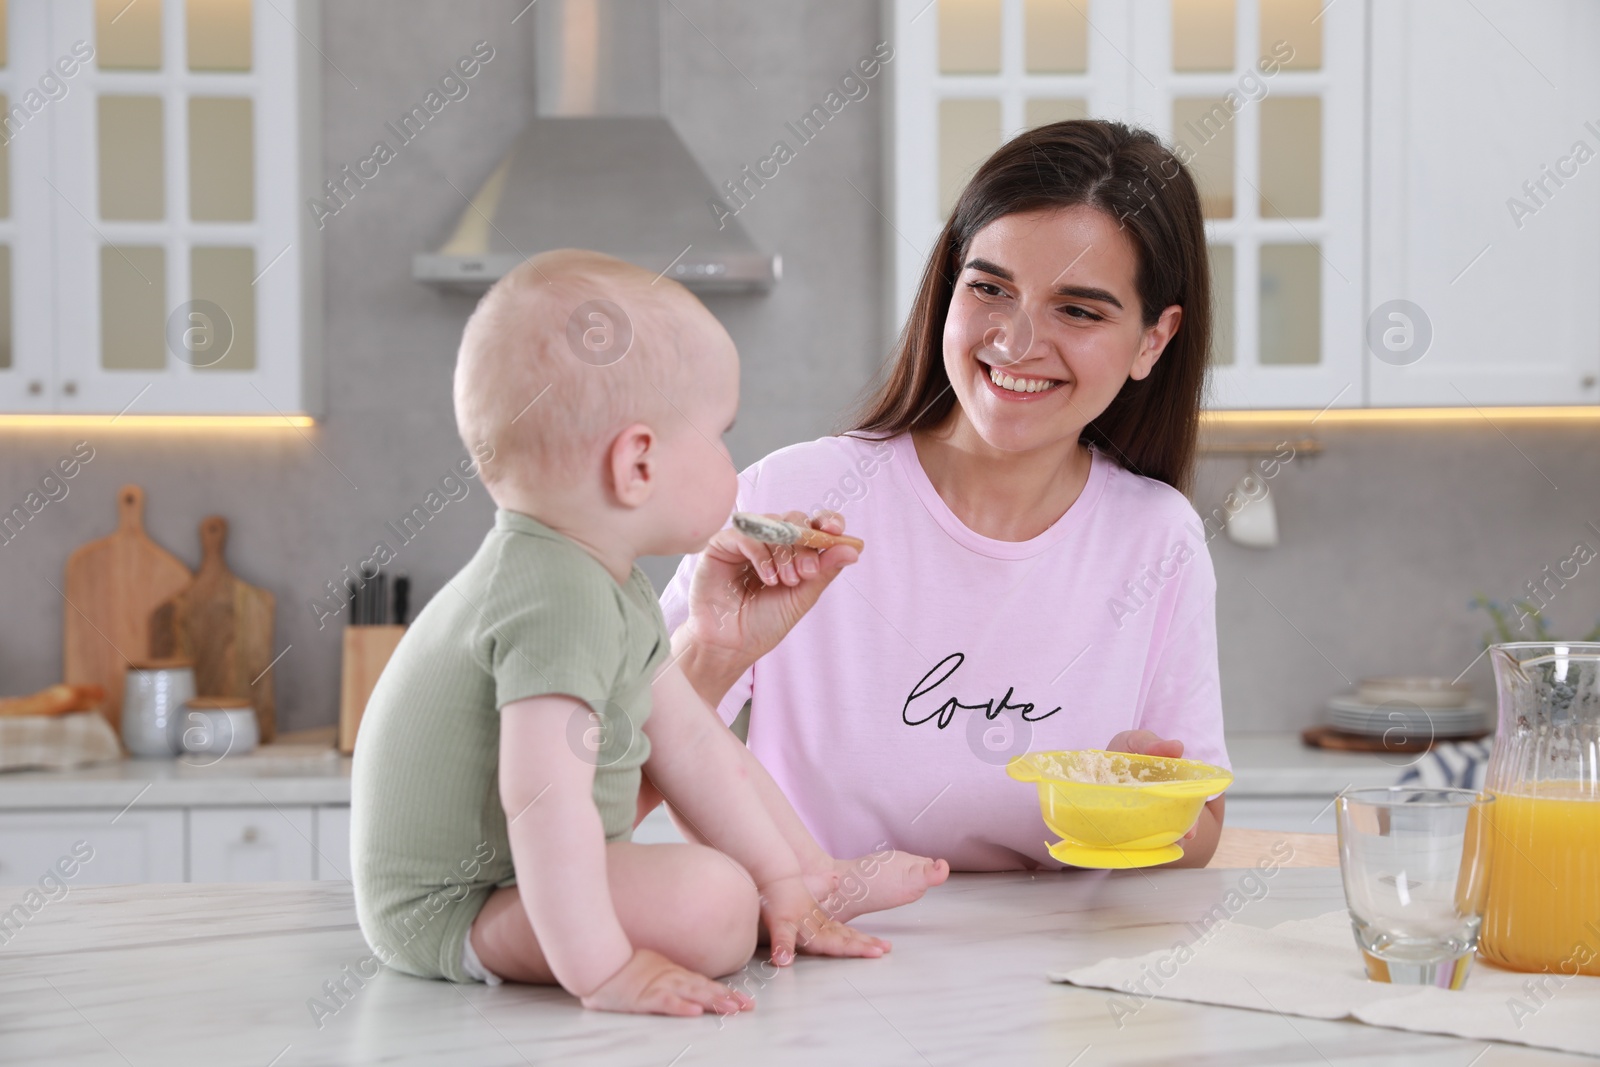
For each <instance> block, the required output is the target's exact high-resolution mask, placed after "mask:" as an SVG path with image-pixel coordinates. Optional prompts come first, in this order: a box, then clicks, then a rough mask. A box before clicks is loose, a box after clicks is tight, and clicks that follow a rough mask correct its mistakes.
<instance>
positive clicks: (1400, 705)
mask: <svg viewBox="0 0 1600 1067" xmlns="http://www.w3.org/2000/svg"><path fill="white" fill-rule="evenodd" d="M1328 725H1329V726H1332V727H1333V728H1334V729H1335V730H1338V731H1340V732H1341V733H1347V734H1359V735H1362V736H1366V737H1395V738H1417V739H1423V740H1444V739H1446V738H1453V737H1476V736H1479V735H1482V734H1484V733H1487V732H1488V731H1489V730H1490V729H1492V728H1493V726H1494V720H1493V717H1492V716H1491V715H1490V712H1489V708H1488V706H1487V705H1485V704H1482V703H1480V702H1478V701H1475V700H1473V699H1472V696H1471V690H1469V689H1468V688H1467V687H1466V686H1463V685H1456V684H1454V683H1452V682H1450V681H1449V680H1447V679H1442V678H1367V679H1363V680H1362V682H1361V684H1360V686H1359V687H1358V688H1357V691H1356V695H1355V696H1353V697H1351V696H1336V697H1333V698H1332V699H1330V700H1329V701H1328Z"/></svg>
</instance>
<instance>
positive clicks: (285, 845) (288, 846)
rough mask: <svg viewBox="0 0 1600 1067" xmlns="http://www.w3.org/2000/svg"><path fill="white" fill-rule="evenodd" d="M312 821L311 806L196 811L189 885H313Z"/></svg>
mask: <svg viewBox="0 0 1600 1067" xmlns="http://www.w3.org/2000/svg"><path fill="white" fill-rule="evenodd" d="M311 821H312V820H311V809H310V808H309V807H281V806H280V807H275V808H274V807H264V808H263V807H250V808H193V809H191V810H190V812H189V881H191V882H297V881H305V880H309V879H310V878H312V877H313V865H312V855H313V850H312V846H311V841H312V833H313V831H312V825H311Z"/></svg>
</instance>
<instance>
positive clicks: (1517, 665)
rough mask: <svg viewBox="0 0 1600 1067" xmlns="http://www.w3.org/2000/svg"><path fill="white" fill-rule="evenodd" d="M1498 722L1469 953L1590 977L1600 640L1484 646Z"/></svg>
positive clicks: (1598, 881)
mask: <svg viewBox="0 0 1600 1067" xmlns="http://www.w3.org/2000/svg"><path fill="white" fill-rule="evenodd" d="M1489 659H1490V662H1491V663H1493V665H1494V676H1495V686H1496V689H1497V690H1498V693H1499V705H1500V721H1499V725H1498V727H1497V729H1496V730H1495V736H1494V751H1493V754H1492V755H1491V756H1490V757H1489V766H1488V768H1487V772H1486V780H1485V782H1484V785H1485V787H1486V788H1487V789H1489V790H1490V791H1491V792H1493V793H1495V794H1496V795H1497V797H1498V800H1497V801H1496V802H1495V804H1494V809H1493V811H1494V813H1493V815H1492V816H1491V819H1492V823H1491V825H1493V827H1494V829H1495V833H1494V834H1493V835H1492V838H1493V840H1492V846H1491V847H1492V848H1493V850H1494V862H1493V863H1492V864H1491V865H1490V873H1489V901H1488V904H1487V905H1486V907H1485V909H1484V922H1483V933H1482V937H1481V940H1480V942H1479V951H1480V952H1481V953H1482V955H1483V957H1484V958H1485V959H1487V960H1489V961H1490V962H1492V963H1496V964H1499V965H1500V966H1502V967H1509V968H1511V969H1512V970H1518V971H1548V972H1553V973H1558V974H1567V975H1575V974H1591V975H1600V643H1593V642H1587V643H1586V642H1578V641H1570V642H1517V643H1514V644H1506V645H1494V646H1491V647H1490V649H1489Z"/></svg>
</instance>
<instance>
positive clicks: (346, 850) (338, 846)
mask: <svg viewBox="0 0 1600 1067" xmlns="http://www.w3.org/2000/svg"><path fill="white" fill-rule="evenodd" d="M316 860H317V862H316V867H317V873H316V877H317V878H318V879H319V880H321V881H340V882H348V881H349V880H350V808H349V806H348V805H344V804H340V805H331V804H330V805H327V806H325V807H320V808H318V809H317V857H316Z"/></svg>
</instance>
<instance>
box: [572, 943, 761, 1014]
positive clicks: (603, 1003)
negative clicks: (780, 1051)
mask: <svg viewBox="0 0 1600 1067" xmlns="http://www.w3.org/2000/svg"><path fill="white" fill-rule="evenodd" d="M582 1002H583V1006H584V1007H585V1008H589V1009H590V1010H592V1011H626V1012H635V1013H638V1014H641V1015H703V1014H705V1012H706V1011H707V1010H708V1009H709V1010H711V1011H714V1012H717V1013H718V1014H720V1015H731V1014H733V1013H734V1012H738V1011H749V1010H750V1009H751V1008H754V1007H755V1006H756V1002H755V1001H753V1000H751V999H750V998H749V997H748V996H746V995H745V994H743V993H740V992H738V991H736V990H732V989H729V988H728V987H727V986H725V985H722V984H721V983H720V982H713V981H712V980H711V979H709V978H707V977H706V976H705V975H703V974H696V973H694V972H693V971H691V970H688V969H686V968H683V967H679V966H678V965H677V964H676V963H673V962H672V961H671V960H669V959H667V957H665V956H663V955H661V954H659V953H656V952H651V951H650V950H649V949H647V948H639V949H634V950H633V958H632V959H630V960H629V961H628V962H627V963H626V964H624V965H623V968H622V970H620V971H618V972H617V973H616V974H614V975H612V976H611V977H610V978H607V979H606V981H605V984H604V985H602V986H601V987H600V988H599V989H596V990H595V991H594V992H593V993H590V994H589V995H588V996H586V997H584V998H582Z"/></svg>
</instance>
